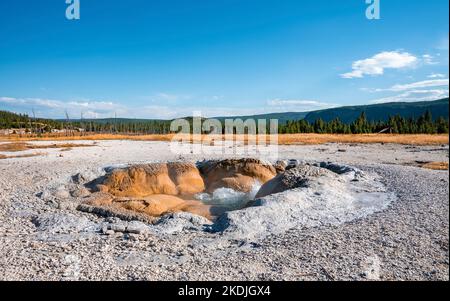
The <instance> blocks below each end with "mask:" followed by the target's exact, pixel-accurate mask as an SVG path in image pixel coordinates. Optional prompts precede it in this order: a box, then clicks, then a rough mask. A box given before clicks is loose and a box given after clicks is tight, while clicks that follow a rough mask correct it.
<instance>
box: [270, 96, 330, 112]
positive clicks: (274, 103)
mask: <svg viewBox="0 0 450 301" xmlns="http://www.w3.org/2000/svg"><path fill="white" fill-rule="evenodd" d="M267 105H268V106H269V107H277V108H279V109H285V110H293V109H294V110H298V111H313V110H318V109H325V108H331V107H335V106H337V105H336V104H330V103H324V102H320V101H316V100H282V99H272V100H269V101H268V102H267Z"/></svg>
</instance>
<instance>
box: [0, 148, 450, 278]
mask: <svg viewBox="0 0 450 301" xmlns="http://www.w3.org/2000/svg"><path fill="white" fill-rule="evenodd" d="M39 143H40V144H44V143H55V142H39ZM77 143H78V142H77ZM83 143H86V144H91V143H92V142H91V141H85V142H83ZM38 151H39V152H45V153H46V155H43V156H39V157H31V158H18V159H6V160H0V279H3V280H24V279H35V280H36V279H39V280H41V279H42V280H47V279H48V280H60V279H69V280H70V279H99V280H100V279H128V280H135V279H146V280H165V279H169V280H170V279H174V280H199V279H206V280H209V279H211V280H213V279H219V280H228V279H230V280H237V279H250V280H261V279H271V280H277V279H290V280H303V279H305V280H311V279H319V280H336V279H343V280H345V279H358V280H363V279H370V278H375V279H392V280H407V279H446V280H448V264H449V261H448V260H449V258H448V234H449V233H448V194H449V192H448V172H447V171H444V172H442V171H429V170H424V169H421V168H418V167H414V166H415V165H417V161H446V162H448V154H449V153H448V145H446V146H425V147H414V146H401V145H379V144H377V145H339V144H328V145H319V146H280V147H279V158H280V159H281V158H282V159H297V160H301V161H307V162H321V161H332V162H336V163H339V164H348V165H353V166H357V167H359V168H361V169H362V170H364V172H367V173H376V174H379V175H380V177H381V179H382V181H383V182H384V184H385V185H386V187H387V190H388V191H389V192H390V193H393V194H395V195H396V196H397V197H398V199H397V200H396V201H394V202H393V203H392V204H391V205H390V206H389V208H386V209H384V210H383V211H382V212H380V213H376V214H371V215H369V216H361V217H360V218H359V219H357V220H353V221H351V220H352V219H350V220H344V221H343V222H342V223H340V224H339V223H338V224H335V225H332V226H330V225H313V227H308V228H304V227H303V228H302V227H294V228H293V229H291V230H289V231H288V232H285V230H288V229H283V231H281V232H280V233H277V234H275V235H269V236H268V237H265V238H261V239H260V240H258V241H253V242H251V243H249V242H248V241H246V240H242V241H239V239H235V240H232V241H230V240H227V239H219V236H220V235H218V234H215V233H205V232H203V231H195V230H192V229H191V230H185V232H182V233H178V234H174V235H169V234H161V235H156V234H155V233H153V234H152V233H150V234H148V233H147V234H140V235H134V234H123V233H122V232H120V231H116V233H115V234H111V233H110V232H109V234H111V235H104V234H102V233H100V232H101V231H100V232H99V233H97V232H96V230H99V229H98V227H101V226H102V225H104V224H108V223H109V224H110V223H113V222H117V221H111V220H105V219H104V218H100V217H97V216H94V215H91V214H86V213H81V212H79V211H76V210H74V206H73V204H70V201H66V202H64V201H58V200H55V199H53V198H51V197H49V198H46V197H43V196H42V195H41V193H42V192H45V191H53V192H54V191H55V190H57V188H58V187H60V186H62V185H66V184H67V183H68V182H70V181H71V177H72V176H74V175H76V174H78V173H83V174H86V175H91V176H92V177H95V176H97V175H100V174H101V173H102V172H103V168H105V167H107V166H118V165H121V164H131V163H148V162H165V161H179V160H183V161H185V160H187V161H192V162H195V161H199V160H203V159H214V158H224V157H233V156H232V155H226V156H224V155H220V154H217V155H211V154H207V155H202V154H198V155H195V154H189V155H181V156H180V155H178V154H174V153H172V152H170V148H169V145H168V143H164V142H132V141H99V142H97V143H96V146H94V147H88V148H74V149H72V150H71V151H65V152H62V151H61V150H59V149H45V150H38ZM33 152H36V151H27V152H20V153H13V154H11V155H17V154H26V153H33ZM3 154H7V155H8V153H3ZM235 157H242V156H241V155H237V156H235ZM252 157H259V158H260V159H270V160H273V159H274V153H273V152H272V153H269V154H267V153H266V154H260V155H257V154H256V155H252ZM375 211H376V210H375ZM170 222H171V220H168V221H166V223H167V224H169V226H170ZM187 224H188V225H190V226H192V223H187ZM194 224H195V223H194ZM294 226H295V225H294ZM297 226H298V225H297ZM130 227H131V226H130ZM174 227H178V228H177V229H178V230H180V229H179V224H176V225H174ZM194 228H195V227H194ZM86 229H91V230H92V231H86ZM374 262H375V263H377V264H376V265H377V267H376V270H377V271H376V272H373V265H374Z"/></svg>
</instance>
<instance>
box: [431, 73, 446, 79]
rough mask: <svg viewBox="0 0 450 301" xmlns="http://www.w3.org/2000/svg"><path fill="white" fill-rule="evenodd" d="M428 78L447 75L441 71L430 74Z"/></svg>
mask: <svg viewBox="0 0 450 301" xmlns="http://www.w3.org/2000/svg"><path fill="white" fill-rule="evenodd" d="M427 77H428V78H444V77H446V75H445V74H441V73H432V74H430V75H428V76H427Z"/></svg>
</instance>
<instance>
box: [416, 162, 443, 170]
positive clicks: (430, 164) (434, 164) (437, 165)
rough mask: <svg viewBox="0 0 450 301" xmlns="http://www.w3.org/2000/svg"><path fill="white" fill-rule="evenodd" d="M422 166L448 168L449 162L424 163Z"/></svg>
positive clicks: (438, 168)
mask: <svg viewBox="0 0 450 301" xmlns="http://www.w3.org/2000/svg"><path fill="white" fill-rule="evenodd" d="M421 167H422V168H426V169H432V170H448V162H430V163H426V164H423V165H422V166H421Z"/></svg>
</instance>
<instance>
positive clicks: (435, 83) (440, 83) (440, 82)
mask: <svg viewBox="0 0 450 301" xmlns="http://www.w3.org/2000/svg"><path fill="white" fill-rule="evenodd" d="M448 85H449V80H448V78H447V79H432V80H424V81H420V82H415V83H410V84H403V85H401V84H397V85H394V86H392V87H390V88H388V89H376V90H375V92H382V91H393V92H400V91H407V90H412V89H421V88H431V87H444V86H447V87H448Z"/></svg>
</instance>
